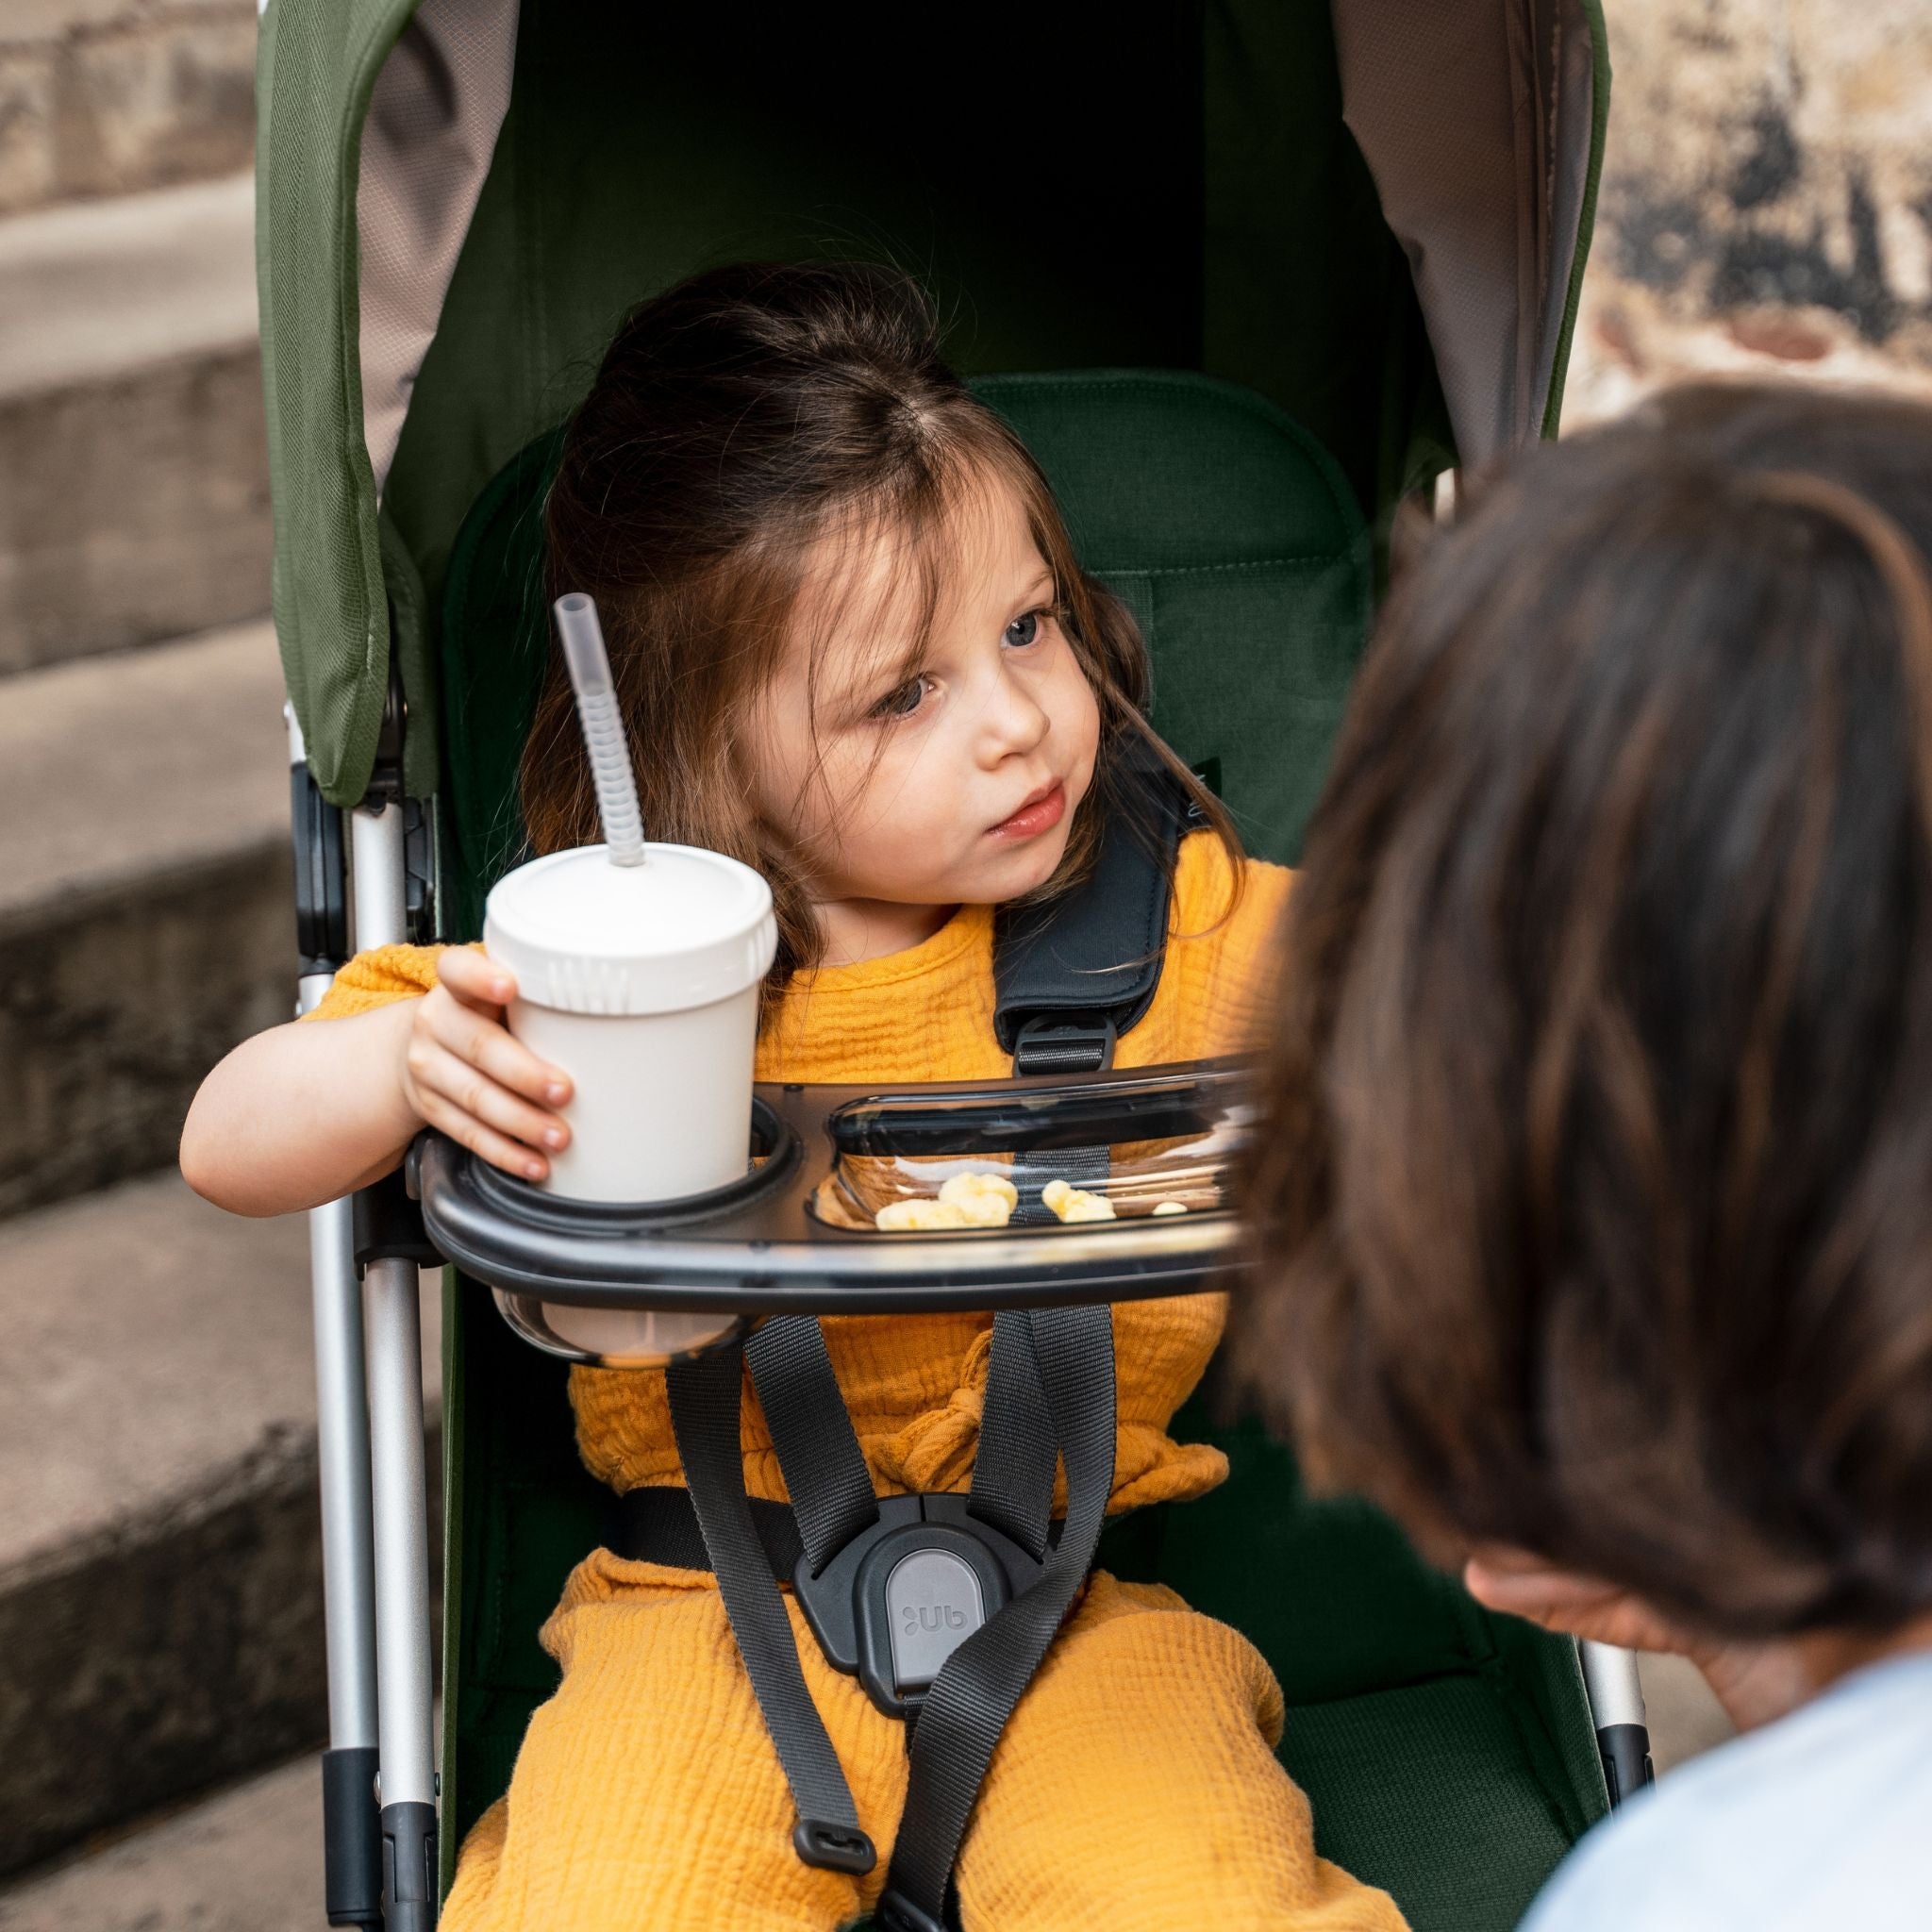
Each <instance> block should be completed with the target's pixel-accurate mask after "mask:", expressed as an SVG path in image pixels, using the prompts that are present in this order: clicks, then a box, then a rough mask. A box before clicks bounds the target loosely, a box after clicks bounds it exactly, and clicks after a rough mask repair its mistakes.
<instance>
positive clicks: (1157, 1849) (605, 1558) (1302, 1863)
mask: <svg viewBox="0 0 1932 1932" xmlns="http://www.w3.org/2000/svg"><path fill="white" fill-rule="evenodd" d="M785 1601H786V1605H787V1607H788V1608H789V1609H790V1611H791V1622H792V1627H793V1630H794V1633H795V1635H796V1637H797V1639H798V1642H799V1654H800V1657H802V1659H803V1661H804V1665H805V1676H806V1682H807V1683H808V1685H809V1686H810V1689H811V1694H812V1697H813V1699H814V1701H815V1702H816V1703H817V1705H818V1707H819V1710H820V1712H821V1713H822V1714H823V1716H824V1721H825V1728H826V1730H827V1731H828V1732H829V1733H830V1736H831V1740H832V1745H833V1748H834V1749H835V1750H836V1751H837V1752H838V1754H839V1761H840V1763H841V1765H843V1767H844V1770H845V1775H846V1777H847V1779H848V1780H849V1781H850V1783H851V1786H852V1795H853V1797H854V1799H855V1800H856V1802H857V1804H858V1817H859V1822H860V1823H861V1824H863V1825H864V1827H865V1829H866V1830H867V1831H868V1832H869V1833H871V1835H872V1839H873V1841H874V1844H875V1845H876V1846H877V1847H878V1850H879V1863H878V1866H877V1868H876V1869H875V1870H874V1871H873V1872H872V1873H871V1874H869V1875H868V1876H866V1877H865V1878H863V1879H858V1878H853V1877H850V1876H848V1875H846V1874H842V1873H838V1872H821V1871H816V1870H814V1869H812V1868H811V1867H809V1866H808V1865H804V1864H801V1863H800V1862H799V1859H798V1857H797V1855H796V1854H795V1853H794V1852H793V1851H792V1849H791V1825H792V1810H791V1797H790V1794H789V1792H788V1791H787V1790H786V1786H785V1779H784V1775H783V1774H782V1773H781V1771H780V1770H779V1766H778V1759H777V1756H776V1754H775V1753H774V1750H773V1748H772V1744H771V1740H770V1739H769V1737H768V1736H767V1735H766V1732H765V1729H764V1726H763V1724H762V1721H761V1720H760V1718H759V1715H758V1705H757V1704H756V1702H755V1701H754V1699H753V1697H752V1691H751V1683H750V1680H749V1679H748V1678H747V1677H746V1675H745V1674H744V1671H743V1667H742V1666H741V1663H740V1661H739V1658H738V1653H737V1650H736V1648H735V1646H734V1645H733V1642H732V1639H731V1632H730V1628H729V1626H728V1624H726V1622H725V1618H724V1605H723V1604H722V1602H721V1601H720V1600H719V1596H718V1591H717V1586H716V1585H715V1583H714V1582H713V1581H712V1579H711V1578H710V1577H709V1576H708V1575H701V1574H697V1573H694V1572H691V1571H688V1570H673V1569H667V1568H664V1567H663V1566H661V1565H658V1564H652V1563H636V1562H630V1561H627V1560H625V1559H624V1558H622V1557H614V1556H612V1555H611V1554H610V1553H609V1552H608V1551H607V1550H599V1551H597V1552H596V1553H595V1554H594V1555H592V1556H591V1557H589V1558H588V1559H587V1560H586V1561H585V1562H583V1563H582V1564H580V1565H579V1566H578V1567H577V1569H576V1570H575V1573H574V1574H572V1576H571V1579H570V1582H569V1584H568V1585H567V1586H566V1588H565V1591H564V1595H563V1600H562V1602H561V1603H560V1604H559V1605H558V1608H557V1611H556V1613H555V1614H554V1615H553V1616H552V1617H551V1619H550V1621H549V1623H548V1624H546V1625H545V1626H544V1630H543V1641H544V1644H545V1646H546V1647H547V1648H548V1649H549V1650H550V1652H551V1653H552V1655H553V1656H555V1657H557V1659H558V1662H559V1663H560V1664H561V1665H562V1666H563V1673H564V1675H563V1683H562V1685H561V1687H560V1688H559V1689H558V1692H557V1694H556V1695H555V1696H554V1697H553V1698H551V1700H550V1701H549V1702H548V1703H547V1704H545V1705H544V1706H543V1707H541V1709H540V1710H539V1711H538V1712H537V1714H536V1715H535V1717H533V1718H532V1719H531V1721H530V1728H529V1731H528V1734H527V1735H526V1736H525V1740H524V1745H523V1749H522V1751H521V1753H520V1754H519V1756H518V1757H517V1764H516V1771H515V1774H513V1776H512V1777H511V1779H510V1787H509V1790H508V1794H507V1796H505V1797H504V1798H503V1799H501V1800H499V1801H498V1803H497V1804H495V1805H494V1806H492V1807H491V1809H490V1810H489V1811H487V1812H486V1813H485V1814H484V1815H483V1817H482V1818H481V1819H480V1820H479V1821H478V1822H477V1824H476V1827H475V1830H474V1831H472V1832H471V1834H470V1837H469V1839H468V1840H467V1842H466V1843H465V1844H464V1846H463V1850H462V1856H461V1858H460V1860H459V1861H458V1868H457V1879H456V1886H455V1889H454V1890H453V1891H452V1892H451V1894H450V1898H449V1903H448V1905H447V1907H445V1910H444V1913H443V1919H442V1924H443V1925H444V1928H445V1932H512V1928H515V1932H534V1928H540V1927H542V1928H548V1927H553V1926H554V1927H558V1928H566V1927H567V1928H571V1932H607V1928H608V1932H658V1928H659V1927H663V1928H670V1927H673V1926H676V1927H691V1928H698V1927H707V1926H717V1927H721V1928H722V1927H730V1928H732V1932H764V1928H770V1932H780V1928H783V1932H834V1928H836V1927H838V1926H841V1925H843V1924H846V1923H847V1922H848V1921H850V1920H853V1919H856V1918H858V1916H860V1914H861V1913H862V1912H864V1911H865V1910H866V1909H868V1908H869V1907H870V1906H871V1905H872V1903H873V1901H874V1899H876V1897H877V1896H878V1893H879V1890H880V1887H881V1886H882V1884H883V1883H884V1879H885V1867H886V1857H887V1854H888V1852H889V1850H890V1848H891V1841H892V1834H893V1832H894V1830H895V1829H896V1827H897V1824H898V1820H899V1811H900V1807H901V1806H902V1805H903V1804H904V1802H905V1796H906V1742H905V1733H904V1730H903V1728H902V1727H901V1725H900V1724H898V1723H896V1722H895V1721H894V1720H892V1719H891V1718H888V1717H885V1716H883V1715H881V1713H880V1712H878V1711H877V1710H875V1709H874V1707H873V1706H872V1704H871V1703H870V1702H869V1701H868V1699H867V1697H866V1695H865V1692H864V1691H862V1690H861V1689H860V1688H859V1686H858V1683H857V1682H856V1681H855V1680H854V1679H852V1678H850V1677H847V1676H844V1675H842V1674H840V1673H839V1672H837V1671H834V1670H833V1669H831V1667H830V1666H829V1665H827V1664H826V1663H825V1661H824V1658H823V1657H821V1655H820V1654H819V1650H818V1647H817V1645H816V1644H815V1643H814V1642H813V1641H812V1639H811V1637H810V1635H809V1633H808V1631H807V1629H806V1626H805V1623H804V1620H803V1617H802V1615H801V1613H800V1611H799V1609H798V1607H797V1605H796V1603H795V1602H793V1600H792V1599H791V1596H790V1594H789V1593H788V1594H787V1596H786V1599H785ZM1281 1722H1282V1707H1281V1692H1280V1690H1279V1688H1278V1687H1277V1686H1276V1684H1275V1682H1274V1675H1273V1674H1272V1673H1271V1672H1270V1671H1269V1669H1268V1666H1267V1664H1266V1663H1265V1662H1264V1661H1263V1660H1262V1658H1261V1657H1260V1654H1259V1653H1258V1652H1257V1650H1256V1649H1255V1648H1254V1646H1253V1645H1252V1644H1250V1643H1249V1642H1248V1641H1247V1640H1246V1639H1245V1638H1243V1637H1241V1636H1240V1635H1239V1634H1238V1633H1237V1632H1235V1631H1233V1630H1231V1629H1229V1628H1228V1627H1227V1626H1226V1625H1225V1624H1217V1623H1215V1622H1214V1621H1213V1620H1212V1619H1211V1618H1208V1617H1203V1616H1200V1615H1198V1614H1196V1613H1195V1612H1194V1611H1192V1610H1190V1609H1189V1608H1188V1607H1187V1606H1186V1605H1185V1604H1183V1603H1182V1602H1181V1600H1180V1599H1179V1598H1178V1597H1177V1596H1175V1595H1174V1592H1173V1591H1168V1590H1163V1589H1159V1588H1158V1587H1154V1586H1149V1585H1139V1584H1127V1583H1120V1582H1117V1581H1116V1580H1115V1579H1114V1578H1113V1577H1111V1576H1109V1575H1108V1574H1106V1573H1105V1572H1101V1573H1097V1574H1095V1575H1094V1577H1093V1579H1092V1581H1091V1583H1090V1585H1089V1586H1088V1589H1087V1591H1086V1594H1085V1596H1084V1598H1083V1599H1082V1601H1081V1603H1080V1605H1079V1607H1078V1608H1077V1609H1076V1611H1075V1613H1074V1616H1073V1617H1072V1618H1071V1619H1070V1620H1069V1622H1068V1624H1067V1627H1066V1628H1065V1629H1064V1630H1063V1631H1062V1632H1061V1633H1060V1635H1059V1637H1058V1640H1057V1641H1056V1642H1055V1644H1054V1647H1053V1649H1052V1650H1051V1651H1050V1652H1049V1653H1048V1656H1047V1659H1046V1662H1045V1664H1044V1665H1043V1666H1042V1668H1041V1672H1040V1674H1039V1676H1038V1677H1037V1678H1036V1679H1035V1680H1034V1682H1033V1684H1032V1686H1031V1687H1030V1688H1029V1690H1028V1691H1027V1693H1026V1695H1025V1697H1024V1699H1023V1700H1022V1702H1021V1705H1020V1707H1019V1709H1018V1710H1017V1711H1016V1712H1015V1713H1014V1716H1013V1721H1012V1723H1011V1724H1010V1725H1009V1726H1008V1730H1007V1733H1006V1735H1005V1737H1004V1738H1003V1739H1002V1740H1001V1741H1000V1745H999V1749H998V1751H997V1752H996V1753H995V1754H994V1757H993V1760H992V1767H991V1773H990V1774H989V1775H988V1778H987V1783H986V1789H985V1790H984V1792H983V1794H982V1796H981V1799H980V1803H979V1808H978V1810H977V1811H976V1812H975V1814H974V1822H973V1824H972V1826H971V1827H970V1829H969V1830H968V1832H967V1836H966V1840H965V1842H964V1844H963V1846H962V1847H961V1849H960V1854H959V1862H958V1887H959V1907H960V1916H961V1919H962V1922H963V1924H964V1927H965V1932H1084V1928H1087V1927H1090V1926H1106V1927H1108V1932H1177V1928H1182V1927H1186V1928H1190V1932H1191V1928H1192V1927H1195V1926H1199V1925H1212V1926H1214V1927H1215V1928H1216V1932H1248V1928H1254V1932H1261V1928H1263V1927H1266V1928H1268V1932H1282V1928H1283V1927H1297V1928H1307V1932H1401V1928H1402V1925H1403V1921H1402V1917H1401V1914H1400V1913H1399V1912H1397V1910H1396V1908H1395V1907H1394V1904H1393V1903H1392V1901H1391V1899H1390V1898H1389V1896H1388V1894H1387V1893H1385V1892H1381V1891H1374V1890H1370V1889H1369V1888H1367V1887H1365V1886H1361V1885H1358V1884H1357V1882H1356V1881H1355V1880H1354V1879H1352V1878H1350V1877H1349V1876H1348V1874H1346V1873H1344V1872H1342V1871H1341V1870H1340V1869H1339V1868H1338V1867H1337V1866H1334V1865H1331V1864H1329V1863H1327V1862H1326V1861H1325V1860H1324V1859H1321V1858H1318V1857H1316V1856H1315V1852H1314V1840H1313V1834H1312V1832H1311V1829H1310V1824H1309V1816H1308V1804H1307V1799H1306V1798H1305V1797H1304V1796H1303V1795H1302V1793H1301V1791H1300V1790H1298V1789H1297V1788H1296V1786H1295V1785H1294V1784H1293V1783H1292V1781H1291V1779H1290V1778H1289V1777H1288V1775H1287V1774H1286V1773H1285V1772H1283V1771H1282V1769H1281V1767H1280V1766H1279V1765H1278V1764H1277V1763H1276V1762H1275V1760H1274V1743H1275V1741H1276V1740H1278V1738H1279V1736H1280V1733H1281Z"/></svg>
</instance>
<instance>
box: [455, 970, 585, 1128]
mask: <svg viewBox="0 0 1932 1932" xmlns="http://www.w3.org/2000/svg"><path fill="white" fill-rule="evenodd" d="M423 1020H424V1024H425V1026H426V1027H427V1028H428V1029H429V1032H430V1035H431V1037H432V1038H433V1039H434V1040H435V1041H437V1042H438V1043H439V1044H440V1045H441V1046H442V1047H443V1048H445V1049H446V1050H447V1051H448V1052H450V1053H453V1054H455V1055H456V1057H457V1058H458V1059H461V1060H467V1061H468V1062H469V1064H470V1065H471V1066H473V1067H475V1068H476V1069H477V1070H478V1071H479V1072H481V1073H483V1074H487V1075H488V1076H489V1077H490V1078H491V1080H493V1081H495V1082H496V1084H497V1085H498V1086H499V1087H508V1089H509V1090H510V1091H511V1092H512V1093H521V1094H522V1095H523V1096H524V1097H525V1099H526V1100H536V1101H541V1102H542V1103H543V1105H544V1106H546V1107H561V1106H562V1105H563V1103H564V1102H565V1101H567V1100H568V1099H569V1098H570V1075H569V1074H566V1073H565V1072H564V1071H563V1069H562V1068H561V1067H553V1066H550V1065H548V1064H546V1063H545V1062H544V1061H542V1060H540V1059H539V1058H537V1056H536V1055H535V1054H533V1053H532V1052H531V1051H530V1049H529V1048H528V1047H526V1046H525V1044H524V1043H523V1041H520V1040H518V1039H517V1038H516V1036H515V1035H514V1034H513V1033H511V1032H510V1031H509V1029H508V1027H506V1026H504V1025H502V1024H499V1023H498V1022H497V1021H496V1020H495V1019H493V1018H491V1017H490V1016H489V1015H488V1014H486V1013H482V1012H479V1011H477V1009H476V1008H474V1007H469V1006H465V1005H464V1004H463V1003H462V1002H461V1001H460V1000H455V999H448V1000H439V999H437V998H436V997H435V996H434V994H432V995H431V996H430V998H428V999H427V1000H425V1002H424V1003H423Z"/></svg>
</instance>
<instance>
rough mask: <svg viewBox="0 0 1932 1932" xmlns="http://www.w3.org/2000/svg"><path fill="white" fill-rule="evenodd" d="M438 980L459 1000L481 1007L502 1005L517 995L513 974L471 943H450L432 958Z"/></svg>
mask: <svg viewBox="0 0 1932 1932" xmlns="http://www.w3.org/2000/svg"><path fill="white" fill-rule="evenodd" d="M436 977H437V980H438V982H439V983H440V984H441V985H442V986H446V987H447V988H448V989H449V990H450V991H451V992H452V993H454V994H455V995H456V997H457V998H458V999H459V1000H467V1001H469V1002H471V1003H472V1004H473V1005H476V1006H485V1007H506V1006H508V1004H509V1003H510V1001H511V1000H513V999H515V998H516V996H517V982H516V978H515V975H514V974H512V973H511V972H510V970H509V968H508V966H499V965H498V964H497V963H496V961H495V960H494V959H492V958H491V957H490V956H489V955H488V954H487V953H479V952H478V951H477V950H476V949H475V947H474V946H450V947H448V948H446V949H445V950H444V951H443V952H442V953H441V955H439V957H438V958H437V961H436Z"/></svg>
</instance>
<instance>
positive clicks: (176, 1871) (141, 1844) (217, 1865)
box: [0, 1757, 322, 1932]
mask: <svg viewBox="0 0 1932 1932" xmlns="http://www.w3.org/2000/svg"><path fill="white" fill-rule="evenodd" d="M321 1923H322V1767H321V1765H320V1764H319V1762H318V1761H317V1760H316V1759H315V1758H313V1757H303V1758H300V1759H298V1760H297V1761H296V1762H295V1763H293V1764H285V1765H282V1766H280V1767H279V1768H277V1769H276V1770H275V1771H272V1772H268V1773H266V1774H263V1775H262V1776H260V1777H258V1778H253V1779H251V1780H250V1781H249V1782H247V1783H246V1784H242V1785H237V1786H235V1787H234V1788H232V1789H231V1790H225V1791H222V1792H220V1793H219V1794H217V1795H216V1796H214V1797H212V1798H209V1799H208V1800H207V1801H206V1802H204V1803H202V1804H200V1805H197V1806H195V1807H193V1808H192V1809H191V1810H185V1811H181V1812H178V1813H176V1814H175V1816H173V1817H171V1818H165V1819H162V1820H160V1821H159V1822H158V1823H157V1824H153V1825H151V1826H149V1827H148V1828H147V1829H146V1830H143V1831H141V1832H137V1833H135V1834H132V1835H131V1836H129V1837H127V1838H125V1839H122V1840H118V1841H117V1842H115V1843H113V1844H110V1845H106V1846H103V1847H102V1848H101V1849H100V1850H98V1851H95V1852H92V1853H91V1854H89V1855H88V1856H85V1857H80V1858H77V1859H75V1861H74V1862H72V1863H71V1864H67V1865H63V1866H62V1867H60V1868H59V1869H58V1871H54V1872H50V1873H47V1874H42V1875H37V1876H35V1877H32V1878H29V1879H26V1880H25V1881H23V1882H22V1883H20V1884H19V1885H17V1886H16V1887H14V1888H12V1889H11V1890H7V1891H4V1892H0V1932H74V1928H75V1927H76V1926H85V1927H87V1928H88V1932H314V1928H315V1927H316V1926H318V1925H320V1924H321Z"/></svg>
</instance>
